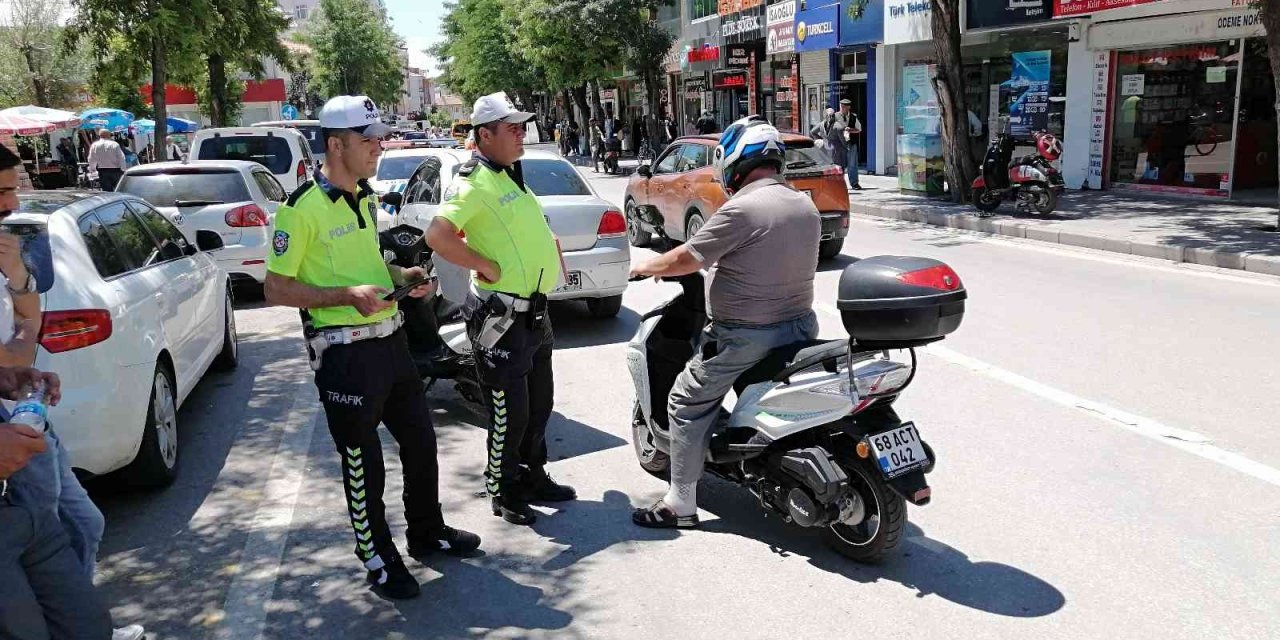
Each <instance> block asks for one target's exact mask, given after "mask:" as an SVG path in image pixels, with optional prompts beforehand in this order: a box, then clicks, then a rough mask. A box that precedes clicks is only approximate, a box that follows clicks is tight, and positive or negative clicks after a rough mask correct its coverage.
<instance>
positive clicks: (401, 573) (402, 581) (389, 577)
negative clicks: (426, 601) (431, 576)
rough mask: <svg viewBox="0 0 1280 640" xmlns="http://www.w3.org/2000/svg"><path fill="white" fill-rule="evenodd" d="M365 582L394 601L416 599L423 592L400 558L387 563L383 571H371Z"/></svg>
mask: <svg viewBox="0 0 1280 640" xmlns="http://www.w3.org/2000/svg"><path fill="white" fill-rule="evenodd" d="M365 580H366V581H368V583H369V584H370V585H372V586H373V590H374V591H376V592H378V593H379V594H380V595H382V596H384V597H387V598H391V599H392V600H408V599H410V598H416V597H418V593H419V592H420V591H421V588H420V587H419V586H418V581H417V580H415V579H414V578H413V574H411V573H409V568H408V567H406V566H404V561H403V560H401V559H400V558H396V559H394V560H392V561H390V562H387V564H386V566H384V567H382V568H381V569H375V570H373V571H370V572H369V574H368V575H366V576H365Z"/></svg>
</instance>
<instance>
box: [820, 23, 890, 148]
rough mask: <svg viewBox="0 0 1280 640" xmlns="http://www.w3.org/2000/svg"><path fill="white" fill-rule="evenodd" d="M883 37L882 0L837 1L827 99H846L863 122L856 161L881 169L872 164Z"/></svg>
mask: <svg viewBox="0 0 1280 640" xmlns="http://www.w3.org/2000/svg"><path fill="white" fill-rule="evenodd" d="M883 40H884V0H844V2H842V3H841V4H840V48H839V49H837V50H836V56H835V60H834V64H835V74H834V75H835V78H834V80H833V82H832V87H831V91H830V92H829V93H830V94H831V96H830V100H831V102H832V103H833V104H832V106H833V108H839V107H838V106H836V105H838V104H839V102H840V101H841V100H848V101H849V102H850V103H852V104H851V107H852V110H853V113H854V114H855V115H857V117H858V120H859V121H860V122H861V123H862V133H861V134H859V138H860V139H859V141H858V163H859V164H860V165H866V166H870V168H871V169H872V170H873V171H878V172H883V171H884V167H876V166H871V165H873V164H874V163H872V162H869V161H870V159H872V158H875V157H876V145H875V136H872V135H871V132H872V131H875V126H876V119H877V118H876V116H877V109H876V102H875V81H876V74H875V68H876V63H875V61H876V49H875V46H876V45H877V44H879V43H880V42H881V41H883Z"/></svg>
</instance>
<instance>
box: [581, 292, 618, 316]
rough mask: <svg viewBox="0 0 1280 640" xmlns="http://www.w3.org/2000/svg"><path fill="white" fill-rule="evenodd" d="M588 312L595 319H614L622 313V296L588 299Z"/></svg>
mask: <svg viewBox="0 0 1280 640" xmlns="http://www.w3.org/2000/svg"><path fill="white" fill-rule="evenodd" d="M587 311H589V312H590V313H591V317H593V318H612V317H614V316H617V315H618V312H619V311H622V296H609V297H608V298H587Z"/></svg>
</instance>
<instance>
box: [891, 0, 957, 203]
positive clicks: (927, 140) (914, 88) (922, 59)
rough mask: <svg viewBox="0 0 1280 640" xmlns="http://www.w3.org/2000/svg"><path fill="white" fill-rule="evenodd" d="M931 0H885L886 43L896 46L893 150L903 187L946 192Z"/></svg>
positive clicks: (939, 192) (899, 179)
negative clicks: (930, 7) (923, 0)
mask: <svg viewBox="0 0 1280 640" xmlns="http://www.w3.org/2000/svg"><path fill="white" fill-rule="evenodd" d="M931 17H932V16H931V12H930V10H929V3H928V2H921V1H920V0H885V7H884V42H885V44H886V45H894V47H893V51H894V59H895V61H896V65H895V67H894V68H893V69H892V72H893V73H894V75H895V77H894V113H893V120H894V127H893V131H894V138H893V143H894V151H895V160H896V163H897V170H898V188H900V189H902V190H904V191H913V192H922V193H928V194H935V195H936V194H941V193H942V192H943V185H944V182H945V173H946V170H945V165H944V162H943V155H942V135H941V131H942V116H941V109H940V108H939V106H938V96H937V92H936V91H935V90H934V88H933V76H934V74H935V73H936V71H935V65H936V60H935V57H934V46H933V42H931V40H932V28H931V23H930V20H931Z"/></svg>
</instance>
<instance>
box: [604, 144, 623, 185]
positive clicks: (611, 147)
mask: <svg viewBox="0 0 1280 640" xmlns="http://www.w3.org/2000/svg"><path fill="white" fill-rule="evenodd" d="M621 155H622V142H621V141H620V140H618V138H617V136H609V139H608V140H606V141H605V143H604V172H605V173H611V174H615V175H616V174H617V173H618V158H619V157H621Z"/></svg>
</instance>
